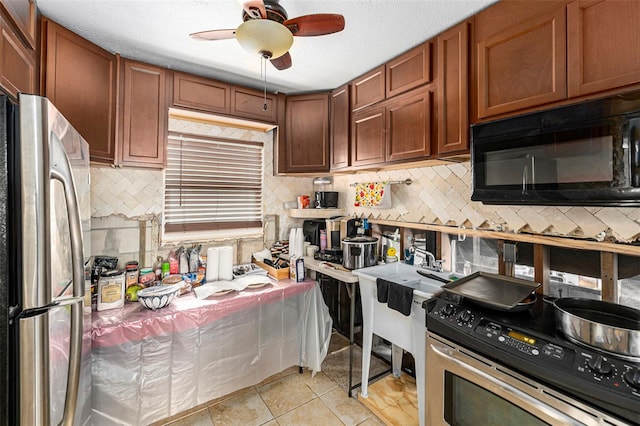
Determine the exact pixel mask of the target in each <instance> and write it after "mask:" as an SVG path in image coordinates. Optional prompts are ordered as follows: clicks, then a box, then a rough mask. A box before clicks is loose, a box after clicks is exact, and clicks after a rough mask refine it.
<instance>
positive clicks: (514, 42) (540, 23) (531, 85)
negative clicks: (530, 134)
mask: <svg viewBox="0 0 640 426" xmlns="http://www.w3.org/2000/svg"><path fill="white" fill-rule="evenodd" d="M476 43H477V53H478V70H477V73H478V76H477V81H478V116H479V118H485V117H489V116H492V115H497V114H504V113H509V112H513V111H517V110H520V109H523V108H529V107H534V106H537V105H542V104H545V103H548V102H553V101H558V100H561V99H565V98H566V95H567V88H566V86H567V83H566V82H567V78H566V12H565V7H564V6H563V7H560V8H556V9H554V10H552V11H551V12H547V13H545V14H543V15H540V16H537V17H536V18H533V19H530V20H527V21H525V22H524V23H521V24H518V25H516V26H514V27H510V28H508V29H506V30H502V31H498V32H497V33H494V34H493V35H492V36H490V37H488V38H486V39H479V40H477V41H476Z"/></svg>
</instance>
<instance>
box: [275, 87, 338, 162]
mask: <svg viewBox="0 0 640 426" xmlns="http://www.w3.org/2000/svg"><path fill="white" fill-rule="evenodd" d="M285 126H286V130H285V146H284V150H285V162H286V164H285V168H284V169H285V171H286V172H328V171H329V96H328V94H327V93H314V94H309V95H297V96H288V97H287V101H286V124H285Z"/></svg>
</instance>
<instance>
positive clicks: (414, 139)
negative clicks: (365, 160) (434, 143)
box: [385, 89, 431, 161]
mask: <svg viewBox="0 0 640 426" xmlns="http://www.w3.org/2000/svg"><path fill="white" fill-rule="evenodd" d="M386 114H387V117H386V126H387V144H386V146H387V149H386V157H385V158H386V161H396V160H415V159H423V158H424V157H427V156H428V155H429V154H430V153H431V92H430V91H425V90H421V89H420V90H419V93H413V92H411V93H408V94H406V95H402V96H401V97H399V98H396V99H394V100H393V101H392V102H391V103H389V105H387V107H386Z"/></svg>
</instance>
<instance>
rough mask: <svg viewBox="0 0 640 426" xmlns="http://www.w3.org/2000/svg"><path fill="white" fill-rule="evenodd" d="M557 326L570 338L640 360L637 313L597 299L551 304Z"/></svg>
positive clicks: (557, 301)
mask: <svg viewBox="0 0 640 426" xmlns="http://www.w3.org/2000/svg"><path fill="white" fill-rule="evenodd" d="M554 305H555V314H556V326H557V327H558V329H559V330H560V331H561V332H562V333H563V334H564V335H565V336H566V337H567V338H568V339H569V340H572V341H575V342H578V343H583V344H586V345H589V346H591V347H594V348H598V349H601V350H604V351H606V352H610V353H613V354H617V355H622V356H626V357H633V358H640V311H639V310H637V309H633V308H629V307H627V306H622V305H617V304H615V303H609V302H601V301H599V300H590V299H578V298H562V299H558V300H556V301H555V302H554Z"/></svg>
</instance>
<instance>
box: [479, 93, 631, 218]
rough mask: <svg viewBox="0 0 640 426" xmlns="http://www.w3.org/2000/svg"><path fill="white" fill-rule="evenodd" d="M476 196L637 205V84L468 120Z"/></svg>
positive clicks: (509, 200)
mask: <svg viewBox="0 0 640 426" xmlns="http://www.w3.org/2000/svg"><path fill="white" fill-rule="evenodd" d="M471 173H472V194H471V199H472V200H474V201H482V202H483V203H486V204H530V205H592V206H640V92H632V93H627V94H622V95H616V96H612V97H608V98H604V99H598V100H592V101H586V102H581V103H578V104H574V105H569V106H563V107H558V108H554V109H549V110H545V111H540V112H534V113H529V114H523V115H519V116H516V117H510V118H505V119H501V120H495V121H491V122H485V123H479V124H475V125H472V126H471Z"/></svg>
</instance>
